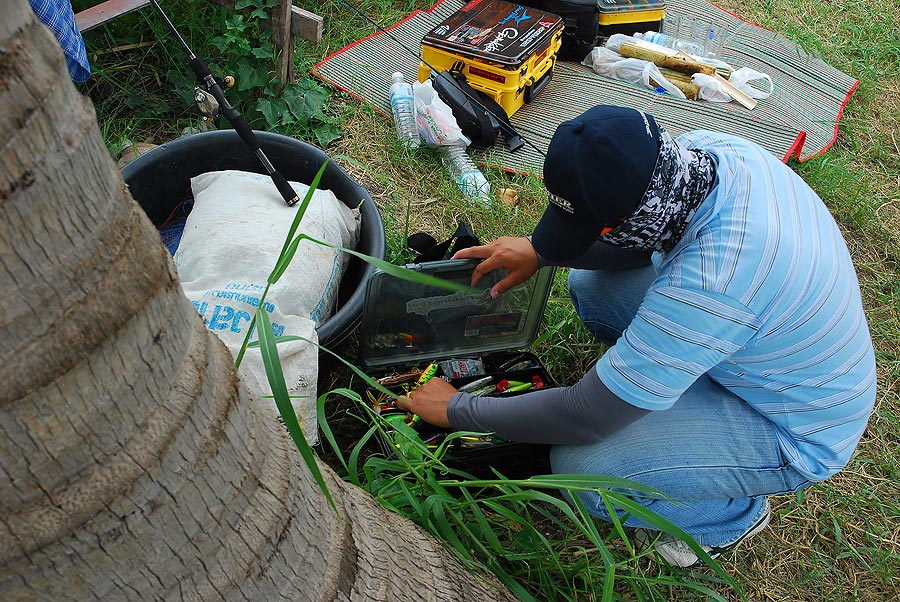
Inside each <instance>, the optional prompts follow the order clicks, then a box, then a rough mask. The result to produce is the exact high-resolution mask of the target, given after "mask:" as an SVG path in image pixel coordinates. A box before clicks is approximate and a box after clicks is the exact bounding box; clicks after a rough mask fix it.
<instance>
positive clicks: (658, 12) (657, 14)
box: [597, 0, 666, 38]
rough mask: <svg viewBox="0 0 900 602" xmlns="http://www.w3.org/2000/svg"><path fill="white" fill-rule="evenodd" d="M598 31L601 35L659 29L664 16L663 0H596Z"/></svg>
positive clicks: (630, 33) (629, 33)
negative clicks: (598, 12)
mask: <svg viewBox="0 0 900 602" xmlns="http://www.w3.org/2000/svg"><path fill="white" fill-rule="evenodd" d="M597 7H598V9H599V11H600V14H599V15H598V17H597V23H598V32H599V34H600V36H602V37H607V38H608V37H609V36H611V35H613V34H614V33H624V34H625V35H632V34H634V33H636V32H641V33H643V32H645V31H649V30H652V31H661V27H662V22H663V19H664V18H665V16H666V3H665V2H664V1H663V0H598V1H597Z"/></svg>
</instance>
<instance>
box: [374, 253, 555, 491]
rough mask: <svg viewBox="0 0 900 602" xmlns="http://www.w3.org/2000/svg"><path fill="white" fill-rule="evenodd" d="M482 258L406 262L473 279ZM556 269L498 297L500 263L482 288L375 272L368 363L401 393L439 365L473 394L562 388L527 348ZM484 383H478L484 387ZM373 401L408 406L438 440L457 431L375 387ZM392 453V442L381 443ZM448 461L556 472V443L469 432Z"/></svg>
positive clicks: (441, 374)
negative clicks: (552, 461)
mask: <svg viewBox="0 0 900 602" xmlns="http://www.w3.org/2000/svg"><path fill="white" fill-rule="evenodd" d="M477 264H478V261H477V260H449V261H436V262H429V263H422V264H414V265H409V266H407V267H408V268H410V269H413V270H416V271H419V272H422V273H425V274H429V275H432V276H435V277H438V278H441V279H443V280H449V281H452V282H457V283H460V284H464V285H469V283H470V280H471V276H472V271H473V269H474V267H475V266H476V265H477ZM553 273H554V268H542V269H541V270H539V271H538V273H537V274H535V275H534V276H533V277H532V278H531V279H529V280H528V281H526V282H524V283H522V284H520V285H518V286H516V287H514V288H512V289H511V290H509V291H507V292H506V293H505V294H504V295H502V296H501V297H500V298H499V299H496V300H493V299H491V297H490V289H491V287H492V286H493V285H494V284H496V283H497V282H499V280H500V279H502V278H503V276H504V274H503V272H502V271H501V270H495V271H494V272H491V273H489V274H487V275H486V276H484V277H483V278H482V279H481V281H480V282H479V283H478V285H477V286H476V289H477V290H478V294H468V293H463V292H458V291H456V292H454V291H449V290H446V289H442V288H438V287H434V286H431V285H423V284H418V283H413V282H410V281H408V280H402V279H398V278H396V277H394V276H391V275H390V274H387V273H385V272H376V273H375V274H374V275H373V276H372V277H370V278H369V279H368V282H367V286H366V301H365V304H364V308H363V319H362V328H361V341H360V358H359V360H360V364H361V365H362V366H363V367H364V368H366V369H367V371H368V373H369V374H371V375H372V376H374V377H376V378H378V379H379V380H380V381H381V382H382V383H383V384H384V386H385V387H386V388H388V389H389V390H391V391H392V392H395V393H396V394H397V395H400V394H404V393H406V392H407V391H409V390H410V389H411V388H414V387H415V381H416V380H417V377H418V376H419V375H420V374H421V372H423V371H424V370H425V369H426V368H428V367H429V366H431V365H436V368H437V372H436V374H435V376H434V378H443V379H445V380H447V381H448V382H450V384H452V385H453V386H455V387H456V388H461V387H467V386H468V387H472V391H469V392H470V393H473V394H475V393H477V392H480V393H481V394H483V395H499V396H508V397H510V398H511V399H513V398H514V397H515V396H516V395H520V394H522V393H524V392H528V391H532V390H537V389H540V388H543V387H554V386H556V383H555V381H554V380H553V378H552V376H551V375H550V373H549V372H548V371H547V369H546V367H545V366H544V365H543V364H542V363H541V361H540V359H539V358H538V357H537V356H536V355H535V354H533V353H530V352H528V351H523V350H525V349H527V348H528V347H529V346H530V345H531V343H533V342H534V340H535V338H536V336H537V332H538V328H539V327H540V322H541V318H542V317H543V314H544V309H545V307H546V304H547V298H548V296H549V293H550V286H551V284H552V282H553ZM476 385H477V386H476ZM364 400H365V401H367V402H368V403H370V404H372V406H373V408H374V409H376V411H379V412H381V413H382V415H383V416H387V415H397V414H403V415H404V416H405V418H404V420H405V422H406V423H407V424H410V426H412V427H413V428H414V429H416V431H417V432H418V434H419V436H420V437H421V438H422V440H423V442H424V443H425V444H426V445H428V446H430V447H433V448H437V446H439V445H440V444H441V443H442V442H443V439H444V437H446V436H447V435H448V434H449V432H450V431H448V430H446V429H440V428H437V427H434V426H432V425H430V424H428V423H426V422H424V421H422V420H420V419H418V417H413V416H412V415H410V414H407V413H406V412H403V411H402V410H399V409H397V408H396V406H394V405H393V401H392V398H388V397H386V396H384V395H383V394H382V393H380V392H379V391H377V390H375V389H369V390H367V391H365V392H364ZM382 444H383V446H384V447H385V449H386V451H388V452H393V451H394V450H393V449H391V447H392V446H391V444H390V443H389V442H387V441H382ZM449 450H450V451H449V453H448V457H447V458H445V461H446V462H448V464H450V465H452V466H454V467H456V468H460V469H462V470H465V471H467V472H471V473H473V474H481V475H488V474H491V473H490V468H491V467H493V468H495V469H497V470H499V471H500V472H501V473H502V474H504V475H506V476H508V477H511V478H512V477H519V476H526V475H528V474H538V473H545V472H547V471H548V470H549V462H548V456H547V452H548V446H544V445H533V444H523V443H515V442H509V441H503V440H501V439H498V438H496V437H493V436H490V435H489V436H484V437H476V436H466V437H461V438H457V439H453V440H452V441H451V442H450V443H449Z"/></svg>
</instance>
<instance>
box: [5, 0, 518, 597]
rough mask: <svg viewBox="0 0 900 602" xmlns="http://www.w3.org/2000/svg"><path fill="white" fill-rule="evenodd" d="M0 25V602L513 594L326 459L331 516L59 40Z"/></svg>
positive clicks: (21, 22)
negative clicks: (212, 323)
mask: <svg viewBox="0 0 900 602" xmlns="http://www.w3.org/2000/svg"><path fill="white" fill-rule="evenodd" d="M0 14H2V15H3V18H2V19H0V291H2V301H0V470H2V474H0V600H4V601H6V602H18V601H25V600H104V601H110V600H267V601H268V600H390V601H394V600H466V601H468V600H482V599H483V600H488V599H490V600H495V599H500V600H503V599H509V594H508V593H506V592H505V591H501V589H500V588H499V586H498V585H497V584H496V582H494V581H492V580H490V579H486V578H480V577H474V576H472V575H470V574H469V573H467V572H466V571H464V570H463V569H462V567H461V566H460V565H459V564H458V563H457V562H456V561H454V560H453V559H452V558H451V557H450V555H449V554H448V553H447V552H446V551H445V550H444V549H443V547H442V546H441V545H440V544H439V543H438V542H437V541H435V540H434V539H432V538H431V537H429V536H428V535H426V534H425V533H424V532H423V531H421V530H420V529H418V528H417V527H416V526H415V525H413V524H412V523H411V522H409V521H407V520H405V519H403V518H401V517H399V516H397V515H394V514H391V513H389V512H387V511H386V510H384V509H383V508H381V507H380V506H379V505H378V504H377V503H375V502H374V500H372V499H371V498H370V497H369V496H368V495H366V494H365V493H363V492H362V491H360V490H358V489H355V488H353V487H351V486H349V485H347V484H345V483H343V482H342V481H340V480H339V479H337V478H336V477H335V476H334V475H333V473H331V472H330V471H329V470H328V469H327V467H325V466H324V465H323V466H322V470H323V471H324V472H325V474H326V480H327V481H328V484H329V488H330V490H331V492H332V494H333V495H334V497H335V499H336V501H337V503H338V506H339V508H340V516H338V515H336V514H335V513H334V512H333V511H332V509H331V508H330V507H329V506H328V504H327V503H326V501H325V499H324V497H323V495H322V493H321V492H320V491H319V489H318V488H317V486H316V484H315V481H314V480H313V479H312V478H311V476H310V474H309V472H308V470H307V469H306V467H305V466H304V465H303V464H302V462H301V461H300V457H299V454H298V453H297V451H296V449H294V448H293V446H292V443H291V441H290V439H289V438H288V437H287V435H286V433H285V431H284V429H283V427H282V426H281V425H280V424H279V423H278V421H277V420H276V416H275V414H274V410H273V408H272V404H271V403H269V402H267V401H265V400H256V399H253V398H251V397H250V396H249V395H248V394H247V392H246V391H245V389H244V388H243V387H242V386H241V384H240V382H239V381H238V380H237V378H236V376H235V372H234V369H233V365H232V359H231V356H230V355H229V354H228V352H227V350H226V349H225V348H224V346H223V345H222V344H221V343H220V342H219V341H218V339H216V338H215V337H214V335H212V334H210V333H209V332H208V331H207V330H206V328H205V327H204V326H203V324H202V322H201V320H200V318H199V316H198V315H197V314H196V312H195V310H194V309H193V307H192V306H191V304H190V302H188V301H187V299H185V297H184V296H183V295H182V293H181V289H180V287H179V285H178V281H177V278H176V274H175V270H174V267H173V264H172V262H171V260H170V258H169V256H168V254H167V252H166V251H165V249H164V248H163V246H162V245H161V243H160V241H159V236H158V233H157V232H156V231H155V229H154V228H153V226H152V224H151V223H150V221H149V220H148V219H147V218H146V216H145V215H144V214H143V212H142V211H141V209H140V208H139V207H138V206H137V204H136V203H135V202H134V201H133V200H131V198H130V196H129V195H128V193H127V190H126V188H125V185H124V183H123V181H122V178H121V175H120V174H119V172H118V171H117V170H116V169H115V166H114V165H113V162H112V160H111V159H110V157H109V155H108V153H107V151H106V148H105V147H104V145H103V142H102V139H101V137H100V133H99V129H98V127H97V124H96V119H95V115H94V111H93V108H92V106H91V104H90V102H89V101H88V100H87V99H85V98H83V97H81V96H80V95H79V94H78V92H77V91H76V90H75V88H74V87H73V86H72V84H71V83H70V81H69V78H68V75H67V73H66V71H65V67H64V64H63V61H62V55H61V53H60V50H59V48H58V46H57V45H56V41H55V40H54V39H53V38H52V36H51V35H50V33H49V32H48V31H47V30H46V29H45V28H44V27H43V26H42V25H40V24H39V23H38V22H37V21H36V20H35V19H34V18H33V15H32V14H31V11H30V9H29V7H28V5H27V3H25V2H24V0H0ZM160 177H165V174H161V175H160Z"/></svg>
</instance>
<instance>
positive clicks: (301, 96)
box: [283, 79, 329, 123]
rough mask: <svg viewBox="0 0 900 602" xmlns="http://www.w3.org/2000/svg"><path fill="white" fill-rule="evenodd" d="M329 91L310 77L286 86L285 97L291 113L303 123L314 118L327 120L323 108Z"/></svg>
mask: <svg viewBox="0 0 900 602" xmlns="http://www.w3.org/2000/svg"><path fill="white" fill-rule="evenodd" d="M328 97H329V93H328V91H327V90H325V89H324V88H321V87H319V86H318V85H316V84H315V83H314V82H312V81H311V80H309V79H304V80H302V81H300V82H298V83H295V84H290V85H289V86H285V89H284V92H283V98H284V100H285V102H287V106H288V108H289V109H290V110H291V113H293V114H294V116H296V117H297V119H299V120H300V121H301V122H303V123H310V122H312V121H313V120H314V119H316V120H322V121H324V120H325V114H324V113H322V108H323V107H324V106H325V103H326V102H327V101H328Z"/></svg>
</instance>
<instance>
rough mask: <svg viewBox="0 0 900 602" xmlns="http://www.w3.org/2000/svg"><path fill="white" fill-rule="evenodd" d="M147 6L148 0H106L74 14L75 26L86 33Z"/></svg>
mask: <svg viewBox="0 0 900 602" xmlns="http://www.w3.org/2000/svg"><path fill="white" fill-rule="evenodd" d="M148 4H150V0H106V2H101V3H99V4H95V5H94V6H92V7H90V8H86V9H84V10H83V11H81V12H79V13H78V14H76V15H75V24H76V25H78V29H79V30H80V31H88V30H89V29H93V28H94V27H97V26H98V25H103V24H104V23H106V22H107V21H111V20H113V19H115V18H116V17H120V16H122V15H125V14H128V13H130V12H132V11H135V10H138V9H140V8H143V7H145V6H147V5H148Z"/></svg>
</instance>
